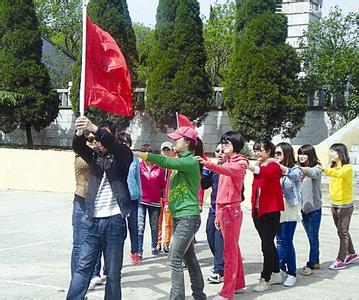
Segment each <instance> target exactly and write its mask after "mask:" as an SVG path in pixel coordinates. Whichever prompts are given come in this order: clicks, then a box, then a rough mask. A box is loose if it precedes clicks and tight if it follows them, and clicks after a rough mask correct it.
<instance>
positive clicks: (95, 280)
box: [87, 276, 102, 291]
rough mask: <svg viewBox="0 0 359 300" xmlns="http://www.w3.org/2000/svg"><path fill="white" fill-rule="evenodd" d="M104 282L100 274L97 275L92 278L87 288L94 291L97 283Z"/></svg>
mask: <svg viewBox="0 0 359 300" xmlns="http://www.w3.org/2000/svg"><path fill="white" fill-rule="evenodd" d="M101 284H102V279H101V277H100V276H95V277H94V278H92V279H91V281H90V284H89V287H88V288H87V290H88V291H92V290H94V289H95V286H96V285H101Z"/></svg>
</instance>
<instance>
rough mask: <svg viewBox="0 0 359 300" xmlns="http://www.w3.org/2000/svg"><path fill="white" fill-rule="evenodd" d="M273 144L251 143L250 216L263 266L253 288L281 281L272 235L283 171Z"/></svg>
mask: <svg viewBox="0 0 359 300" xmlns="http://www.w3.org/2000/svg"><path fill="white" fill-rule="evenodd" d="M274 152H275V146H274V145H273V144H272V143H271V142H270V141H268V140H260V141H257V142H255V143H254V145H253V153H254V155H255V156H256V158H257V164H256V165H252V164H251V165H250V166H249V169H250V170H251V171H252V172H253V173H254V179H253V185H252V217H253V221H254V225H255V227H256V229H257V231H258V234H259V237H260V239H261V243H262V252H263V257H264V262H263V270H262V272H261V278H260V279H259V283H258V284H257V285H256V286H255V287H254V289H253V290H254V291H255V292H263V291H266V290H269V289H270V284H276V283H282V278H281V275H280V272H279V260H278V253H277V249H276V247H275V244H274V237H275V236H276V234H277V231H278V229H279V225H280V223H279V221H280V212H281V211H282V210H284V203H283V192H282V188H281V185H280V179H281V177H282V171H281V169H280V166H279V164H277V163H276V162H275V161H274V159H273V157H274Z"/></svg>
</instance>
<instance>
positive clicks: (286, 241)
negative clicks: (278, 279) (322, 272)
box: [276, 222, 297, 276]
mask: <svg viewBox="0 0 359 300" xmlns="http://www.w3.org/2000/svg"><path fill="white" fill-rule="evenodd" d="M296 226H297V222H283V223H281V224H280V226H279V230H278V232H277V236H276V241H277V250H278V257H279V267H280V269H281V270H282V271H284V272H286V273H287V274H288V275H292V276H297V263H296V258H295V249H294V245H293V237H294V232H295V228H296Z"/></svg>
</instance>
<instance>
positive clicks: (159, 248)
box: [156, 245, 162, 253]
mask: <svg viewBox="0 0 359 300" xmlns="http://www.w3.org/2000/svg"><path fill="white" fill-rule="evenodd" d="M156 249H157V250H158V252H160V253H161V252H162V246H161V245H157V247H156Z"/></svg>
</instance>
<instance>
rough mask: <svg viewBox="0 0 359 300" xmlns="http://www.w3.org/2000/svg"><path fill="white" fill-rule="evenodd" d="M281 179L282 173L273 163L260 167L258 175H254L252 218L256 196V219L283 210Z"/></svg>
mask: <svg viewBox="0 0 359 300" xmlns="http://www.w3.org/2000/svg"><path fill="white" fill-rule="evenodd" d="M281 177H282V171H281V169H280V167H279V165H278V164H277V163H275V162H271V163H269V164H268V165H264V166H260V172H259V174H258V175H256V174H254V179H253V184H252V216H254V211H255V209H256V201H257V196H258V195H259V207H258V217H261V216H262V215H264V214H266V213H270V212H275V211H283V210H284V203H283V191H282V187H281V185H280V179H281Z"/></svg>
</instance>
